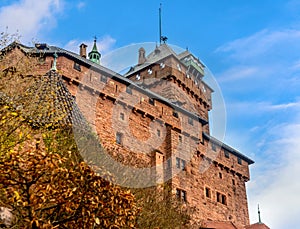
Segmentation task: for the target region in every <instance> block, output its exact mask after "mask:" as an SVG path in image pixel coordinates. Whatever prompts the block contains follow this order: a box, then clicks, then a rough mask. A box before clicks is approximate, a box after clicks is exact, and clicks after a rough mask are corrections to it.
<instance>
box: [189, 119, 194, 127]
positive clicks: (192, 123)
mask: <svg viewBox="0 0 300 229" xmlns="http://www.w3.org/2000/svg"><path fill="white" fill-rule="evenodd" d="M188 123H189V124H190V125H191V126H193V125H194V120H193V119H192V118H191V117H189V119H188Z"/></svg>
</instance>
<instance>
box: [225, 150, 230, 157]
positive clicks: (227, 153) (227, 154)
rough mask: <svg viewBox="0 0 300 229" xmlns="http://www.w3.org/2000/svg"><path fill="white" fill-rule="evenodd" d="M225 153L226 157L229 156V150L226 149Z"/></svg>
mask: <svg viewBox="0 0 300 229" xmlns="http://www.w3.org/2000/svg"><path fill="white" fill-rule="evenodd" d="M224 155H225V157H226V158H229V152H228V151H227V150H224Z"/></svg>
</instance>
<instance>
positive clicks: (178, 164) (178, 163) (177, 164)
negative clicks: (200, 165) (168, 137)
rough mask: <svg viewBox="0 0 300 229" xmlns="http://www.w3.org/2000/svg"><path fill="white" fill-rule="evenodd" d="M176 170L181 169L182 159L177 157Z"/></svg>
mask: <svg viewBox="0 0 300 229" xmlns="http://www.w3.org/2000/svg"><path fill="white" fill-rule="evenodd" d="M176 168H178V169H180V158H179V157H176Z"/></svg>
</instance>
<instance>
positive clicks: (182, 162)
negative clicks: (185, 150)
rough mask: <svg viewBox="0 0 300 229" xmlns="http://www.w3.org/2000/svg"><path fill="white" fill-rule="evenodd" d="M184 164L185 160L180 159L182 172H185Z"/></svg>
mask: <svg viewBox="0 0 300 229" xmlns="http://www.w3.org/2000/svg"><path fill="white" fill-rule="evenodd" d="M185 164H186V162H185V160H182V159H181V169H182V170H185Z"/></svg>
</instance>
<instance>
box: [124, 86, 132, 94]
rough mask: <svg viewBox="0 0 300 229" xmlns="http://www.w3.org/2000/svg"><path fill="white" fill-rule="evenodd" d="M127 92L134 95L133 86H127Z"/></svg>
mask: <svg viewBox="0 0 300 229" xmlns="http://www.w3.org/2000/svg"><path fill="white" fill-rule="evenodd" d="M125 91H126V93H127V94H129V95H132V88H131V87H129V86H126V90H125Z"/></svg>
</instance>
